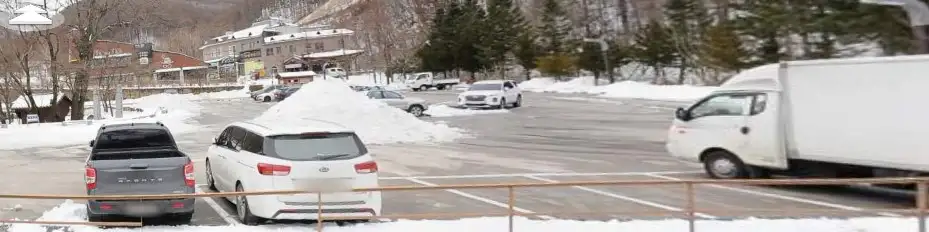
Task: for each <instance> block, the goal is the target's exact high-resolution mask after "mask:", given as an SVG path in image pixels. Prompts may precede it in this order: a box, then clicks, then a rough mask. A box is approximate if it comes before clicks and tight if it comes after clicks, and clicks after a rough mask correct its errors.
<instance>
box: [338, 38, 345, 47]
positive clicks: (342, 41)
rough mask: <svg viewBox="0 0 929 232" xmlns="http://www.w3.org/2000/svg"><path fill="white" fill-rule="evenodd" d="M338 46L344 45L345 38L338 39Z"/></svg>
mask: <svg viewBox="0 0 929 232" xmlns="http://www.w3.org/2000/svg"><path fill="white" fill-rule="evenodd" d="M339 46H342V47H343V48H344V47H345V39H344V38H343V39H339Z"/></svg>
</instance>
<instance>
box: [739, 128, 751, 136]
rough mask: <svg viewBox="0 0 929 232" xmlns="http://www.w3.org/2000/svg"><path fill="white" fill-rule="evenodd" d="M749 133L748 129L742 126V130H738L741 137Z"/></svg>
mask: <svg viewBox="0 0 929 232" xmlns="http://www.w3.org/2000/svg"><path fill="white" fill-rule="evenodd" d="M749 131H750V129H749V128H748V127H747V126H743V127H742V128H739V132H742V134H743V135H747V134H748V132H749Z"/></svg>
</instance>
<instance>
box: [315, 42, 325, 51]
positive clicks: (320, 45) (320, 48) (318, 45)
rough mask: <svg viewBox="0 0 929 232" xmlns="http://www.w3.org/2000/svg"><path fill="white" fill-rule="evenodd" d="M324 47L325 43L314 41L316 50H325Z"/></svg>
mask: <svg viewBox="0 0 929 232" xmlns="http://www.w3.org/2000/svg"><path fill="white" fill-rule="evenodd" d="M325 49H326V46H325V44H323V42H318V43H316V50H317V51H322V50H325Z"/></svg>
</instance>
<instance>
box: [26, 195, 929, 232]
mask: <svg viewBox="0 0 929 232" xmlns="http://www.w3.org/2000/svg"><path fill="white" fill-rule="evenodd" d="M38 220H42V221H68V222H72V221H87V215H86V210H85V206H84V204H78V203H75V202H73V201H71V200H67V201H65V202H64V203H63V204H61V205H59V206H58V207H55V208H54V209H51V210H49V211H47V212H45V213H44V214H43V215H42V216H41V217H40V218H39V219H38ZM507 222H508V219H507V218H506V217H494V218H490V217H488V218H467V219H458V220H442V221H438V220H415V221H414V220H399V221H396V222H385V223H370V224H358V225H354V226H344V227H338V226H326V228H325V231H329V232H372V231H377V232H401V231H403V232H411V231H443V232H472V231H487V232H497V231H499V232H503V231H507V228H508V227H507V225H508V224H507ZM513 223H514V225H515V226H514V229H515V231H519V232H529V231H532V232H561V231H585V232H615V231H641V232H679V231H687V230H688V223H687V221H685V220H632V221H605V222H604V221H572V220H529V219H527V218H523V217H516V218H515V220H514V222H513ZM918 227H919V226H917V220H916V219H914V218H899V217H867V218H850V219H825V218H821V219H820V218H810V219H751V218H750V219H741V220H719V221H697V223H696V229H697V231H713V232H743V231H745V228H752V230H751V231H753V232H795V231H817V232H851V231H855V232H899V231H916V230H917V228H918ZM68 229H69V230H68V231H73V232H103V231H106V232H137V231H146V232H305V231H314V226H309V225H261V226H245V225H228V226H148V227H144V229H142V228H113V229H106V230H104V229H99V228H96V227H90V226H71V227H70V228H68ZM8 231H10V232H46V231H51V230H50V229H48V228H45V227H43V226H41V225H31V224H13V225H12V226H10V227H9V230H8ZM61 231H64V230H61Z"/></svg>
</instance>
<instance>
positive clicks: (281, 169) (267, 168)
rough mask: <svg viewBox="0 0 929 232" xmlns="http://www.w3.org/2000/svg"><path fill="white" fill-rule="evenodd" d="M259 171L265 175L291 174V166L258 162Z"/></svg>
mask: <svg viewBox="0 0 929 232" xmlns="http://www.w3.org/2000/svg"><path fill="white" fill-rule="evenodd" d="M258 173H259V174H261V175H265V176H286V175H290V166H287V165H275V164H266V163H258Z"/></svg>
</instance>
